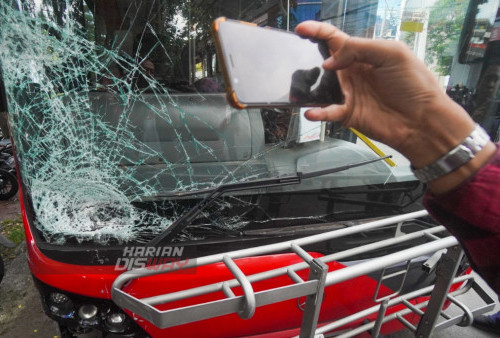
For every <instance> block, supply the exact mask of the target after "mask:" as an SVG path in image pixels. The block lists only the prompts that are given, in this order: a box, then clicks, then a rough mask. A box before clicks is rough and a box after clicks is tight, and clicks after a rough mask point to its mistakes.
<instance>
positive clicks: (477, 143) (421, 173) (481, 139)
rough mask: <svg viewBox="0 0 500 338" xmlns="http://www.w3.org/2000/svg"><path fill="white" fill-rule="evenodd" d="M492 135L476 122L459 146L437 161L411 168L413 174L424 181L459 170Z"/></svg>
mask: <svg viewBox="0 0 500 338" xmlns="http://www.w3.org/2000/svg"><path fill="white" fill-rule="evenodd" d="M489 140H490V136H489V135H488V133H487V132H486V131H485V130H484V129H483V128H481V126H480V125H478V124H476V127H475V128H474V130H473V131H472V133H470V135H469V136H467V137H466V138H465V140H463V141H462V143H460V144H459V145H458V146H456V147H455V148H453V149H452V150H450V151H449V152H448V153H447V154H446V155H444V156H443V157H441V158H440V159H438V160H437V161H435V162H433V163H431V164H429V165H427V166H425V167H424V168H421V169H415V168H414V167H413V166H412V167H411V170H412V171H413V174H414V175H415V176H416V177H417V178H418V179H419V180H420V181H421V182H423V183H427V182H430V181H433V180H435V179H437V178H439V177H441V176H444V175H446V174H449V173H451V172H452V171H455V170H457V169H458V168H460V167H461V166H463V165H464V164H466V163H467V162H469V161H470V160H472V159H473V158H474V157H475V154H476V153H478V152H479V151H480V150H481V149H483V148H484V146H486V144H488V141H489Z"/></svg>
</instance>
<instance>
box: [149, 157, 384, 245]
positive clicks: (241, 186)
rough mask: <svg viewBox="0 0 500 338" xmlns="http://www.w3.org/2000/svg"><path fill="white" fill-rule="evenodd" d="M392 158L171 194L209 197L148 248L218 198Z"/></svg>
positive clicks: (283, 184) (174, 195)
mask: <svg viewBox="0 0 500 338" xmlns="http://www.w3.org/2000/svg"><path fill="white" fill-rule="evenodd" d="M391 157H392V156H391V155H389V156H384V157H379V158H376V159H373V160H367V161H361V162H356V163H352V164H347V165H343V166H340V167H336V168H330V169H324V170H316V171H310V172H307V173H303V172H297V173H296V174H295V175H287V176H282V177H274V178H263V179H259V180H253V181H248V182H239V183H227V184H222V185H219V186H218V187H215V188H210V189H202V190H196V191H189V192H179V193H174V194H169V195H162V197H185V196H195V195H202V194H207V193H208V195H207V196H206V197H205V198H203V199H202V200H201V201H200V202H198V203H197V204H196V205H195V206H193V207H192V208H191V209H190V210H189V211H188V212H186V213H185V214H184V215H182V216H181V217H179V218H178V219H177V220H176V221H175V222H173V223H172V224H171V225H170V226H169V227H168V229H166V230H165V231H163V232H162V233H161V234H159V235H158V236H156V237H155V238H153V239H152V240H151V241H150V242H149V243H148V246H156V245H158V244H159V243H160V242H162V241H163V240H165V239H167V238H168V239H172V238H173V237H174V236H175V235H177V234H178V233H179V232H180V231H181V230H182V229H184V227H186V226H187V225H189V224H190V223H191V222H192V221H193V220H194V219H195V218H196V217H197V216H198V215H199V214H200V213H201V212H202V211H203V210H205V209H206V208H208V207H209V206H211V205H212V204H213V203H214V202H215V201H216V200H217V198H219V197H220V196H222V195H223V194H225V193H227V192H234V191H243V190H252V189H259V188H270V187H277V186H285V185H292V184H300V183H301V182H302V180H305V179H309V178H313V177H318V176H323V175H328V174H333V173H337V172H340V171H345V170H348V169H351V168H356V167H360V166H363V165H367V164H370V163H373V162H378V161H382V160H385V159H387V158H391Z"/></svg>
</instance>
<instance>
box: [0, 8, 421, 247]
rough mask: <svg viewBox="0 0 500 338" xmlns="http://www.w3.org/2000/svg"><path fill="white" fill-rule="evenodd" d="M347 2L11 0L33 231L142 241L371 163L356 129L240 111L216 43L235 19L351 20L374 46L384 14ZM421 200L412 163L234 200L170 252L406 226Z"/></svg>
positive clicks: (4, 52)
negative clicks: (275, 236) (377, 225)
mask: <svg viewBox="0 0 500 338" xmlns="http://www.w3.org/2000/svg"><path fill="white" fill-rule="evenodd" d="M350 4H351V5H350V6H351V7H352V8H350V10H347V9H345V8H343V9H342V8H340V7H339V6H341V5H340V4H338V2H331V1H325V2H324V4H323V6H321V5H318V3H317V2H311V3H310V4H308V2H307V1H304V2H303V3H297V2H295V1H292V2H289V3H287V2H286V1H270V0H269V1H243V0H241V1H229V0H220V1H218V0H212V1H201V0H200V1H196V0H191V1H159V0H156V1H155V0H113V1H104V0H65V1H58V0H23V1H21V0H17V1H9V0H5V1H2V3H1V4H0V42H1V45H2V47H1V49H0V62H1V68H2V74H3V81H4V85H5V91H6V96H7V102H8V111H9V120H10V124H11V129H12V131H13V140H14V144H15V149H16V154H17V159H18V165H19V169H20V178H21V180H22V184H23V186H24V191H25V196H26V201H25V203H27V205H28V206H29V210H30V211H31V214H32V216H33V217H32V221H31V223H32V224H30V226H32V227H33V228H34V229H36V233H37V234H38V236H40V238H41V239H42V240H43V241H45V242H46V243H48V244H51V245H65V244H70V243H73V244H82V245H83V244H88V245H104V246H106V245H115V244H126V243H148V242H149V241H151V240H153V239H154V238H155V237H156V236H158V235H159V234H161V233H163V232H164V231H166V230H168V229H169V227H170V226H171V225H172V223H173V222H174V221H175V220H176V219H178V218H179V217H181V216H182V215H184V214H185V213H186V212H187V211H188V210H190V209H191V208H192V207H193V206H195V205H196V203H197V202H199V200H200V199H201V198H203V197H204V196H206V194H205V193H203V190H204V189H211V188H215V187H218V186H220V185H222V184H229V183H242V182H250V181H253V180H259V179H265V178H276V177H284V176H287V175H293V174H295V173H297V172H304V173H307V172H312V171H317V170H323V169H329V168H335V167H339V166H343V165H346V164H351V163H357V162H360V161H366V160H370V159H374V158H377V157H378V156H379V155H377V154H376V153H375V152H373V151H372V149H370V148H369V147H367V146H366V145H365V144H363V143H362V142H360V140H359V139H358V138H357V137H356V135H355V134H353V133H352V132H351V131H349V130H346V129H343V128H341V126H340V125H338V124H321V123H311V122H307V121H305V119H304V118H303V110H276V109H262V110H260V109H247V110H236V109H234V108H231V107H230V106H229V105H228V103H227V101H226V97H225V94H224V81H223V77H222V74H221V73H220V68H219V64H218V62H219V61H218V58H217V55H216V52H215V46H214V42H213V39H212V36H211V33H210V25H211V23H212V21H213V20H214V19H215V18H217V17H219V16H226V17H228V18H232V19H238V20H244V21H253V22H256V23H258V24H259V25H269V26H273V27H277V28H281V29H290V30H293V27H294V26H295V25H296V24H297V23H298V22H300V21H303V20H305V19H324V20H327V19H329V20H331V21H335V20H337V19H338V18H343V19H344V20H345V21H344V22H343V23H344V24H345V25H344V26H345V28H346V30H351V31H350V32H349V33H351V34H356V35H362V36H368V35H370V34H372V35H373V29H374V28H373V27H375V22H376V20H375V18H376V15H377V11H379V8H378V2H376V1H375V2H373V1H372V2H369V3H368V4H365V3H363V4H361V2H359V1H351V2H350ZM287 6H290V8H287ZM342 11H343V12H342ZM287 13H289V15H287ZM339 13H344V14H343V15H341V16H339ZM346 13H347V14H346ZM349 13H351V14H352V15H350V14H349ZM361 14H362V15H361ZM332 18H336V19H332ZM334 23H336V24H338V23H337V22H334ZM339 26H342V23H341V24H340V25H339ZM370 30H371V33H370ZM418 187H419V184H418V183H417V182H415V179H414V177H413V175H412V174H411V172H410V170H409V167H408V166H407V164H404V163H403V164H402V165H397V166H391V165H389V164H388V163H386V162H385V161H377V162H374V163H371V164H366V165H364V166H359V167H356V168H352V169H349V170H345V171H342V172H338V173H334V174H327V175H323V176H319V177H316V178H312V179H307V180H303V181H302V182H301V183H300V184H294V185H286V186H274V187H261V188H259V189H253V190H242V191H232V192H229V193H226V194H224V195H223V196H221V197H219V198H217V200H216V201H215V203H213V204H212V205H211V206H210V207H208V208H206V209H205V210H203V211H202V212H200V213H199V215H197V217H195V219H194V220H192V222H190V223H189V224H187V225H186V226H185V227H184V228H183V229H181V231H179V232H178V233H177V234H176V236H175V237H174V238H170V239H169V240H171V241H184V242H186V241H195V242H200V243H206V242H207V241H210V240H215V239H218V240H225V239H228V238H230V239H237V240H244V239H245V238H247V237H248V236H253V237H252V238H255V236H263V235H266V234H268V233H269V229H274V231H278V232H279V233H280V234H281V235H287V234H290V233H291V232H293V231H297V227H299V226H307V225H317V224H322V223H324V222H327V221H341V220H351V219H360V218H368V217H375V216H380V215H386V214H391V213H397V212H400V211H401V210H402V209H403V208H406V207H408V206H409V205H412V203H413V202H414V201H415V200H417V199H418V197H419V196H420V195H421V189H419V188H418ZM200 190H201V192H200V193H195V192H197V191H200Z"/></svg>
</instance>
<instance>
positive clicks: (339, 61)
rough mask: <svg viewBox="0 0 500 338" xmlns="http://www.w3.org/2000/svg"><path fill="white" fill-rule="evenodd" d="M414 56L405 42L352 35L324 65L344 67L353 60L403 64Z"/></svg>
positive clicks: (375, 63) (381, 64)
mask: <svg viewBox="0 0 500 338" xmlns="http://www.w3.org/2000/svg"><path fill="white" fill-rule="evenodd" d="M413 58H414V56H413V54H412V52H411V50H410V49H409V48H408V47H407V46H406V45H405V44H404V43H401V42H397V41H384V40H371V39H364V38H355V37H351V38H349V39H348V40H346V41H345V43H344V45H343V46H342V48H341V49H340V50H339V51H337V52H336V53H335V54H334V55H333V57H331V58H329V59H328V60H326V61H325V65H324V66H325V67H328V68H329V69H343V68H346V67H348V66H349V65H351V64H352V63H353V62H360V63H365V64H369V65H371V66H374V67H382V66H390V65H396V64H401V63H404V62H407V61H410V60H412V59H413Z"/></svg>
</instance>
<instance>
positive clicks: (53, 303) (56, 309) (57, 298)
mask: <svg viewBox="0 0 500 338" xmlns="http://www.w3.org/2000/svg"><path fill="white" fill-rule="evenodd" d="M48 307H49V310H50V312H51V313H52V314H54V315H56V316H58V317H61V318H71V317H73V315H74V313H75V308H74V306H73V302H71V300H70V299H69V297H68V296H66V295H65V294H64V293H60V292H52V293H50V294H49V301H48Z"/></svg>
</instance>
